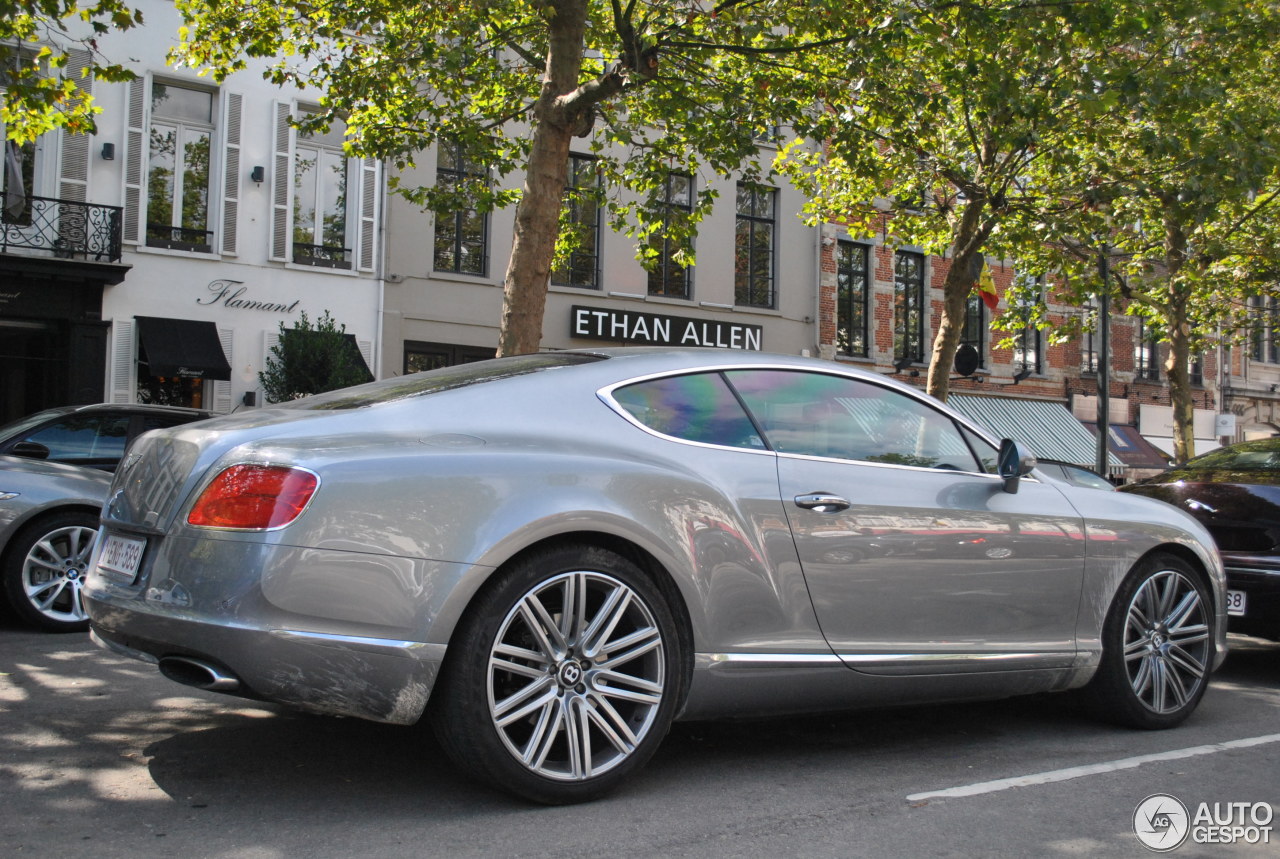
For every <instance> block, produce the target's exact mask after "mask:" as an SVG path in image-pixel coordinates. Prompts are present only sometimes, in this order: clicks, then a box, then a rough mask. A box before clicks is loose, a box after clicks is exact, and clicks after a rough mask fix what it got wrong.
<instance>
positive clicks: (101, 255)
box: [0, 193, 122, 262]
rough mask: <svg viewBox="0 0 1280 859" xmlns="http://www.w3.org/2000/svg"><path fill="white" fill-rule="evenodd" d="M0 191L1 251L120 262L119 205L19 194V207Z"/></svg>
mask: <svg viewBox="0 0 1280 859" xmlns="http://www.w3.org/2000/svg"><path fill="white" fill-rule="evenodd" d="M13 198H14V195H12V194H9V193H0V252H3V253H8V252H9V251H11V250H27V251H36V252H37V253H40V254H42V255H43V254H48V255H49V256H52V257H54V258H55V259H83V260H92V261H93V262H119V261H120V244H121V243H120V224H121V212H122V210H121V208H120V207H119V206H100V205H98V204H96V203H81V202H78V201H75V200H54V199H51V198H49V197H21V198H20V199H21V200H22V208H21V209H18V208H17V205H16V204H15V206H14V211H12V212H11V211H10V210H9V203H10V202H11V201H12V200H13Z"/></svg>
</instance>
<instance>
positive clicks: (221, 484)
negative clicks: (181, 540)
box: [187, 465, 320, 531]
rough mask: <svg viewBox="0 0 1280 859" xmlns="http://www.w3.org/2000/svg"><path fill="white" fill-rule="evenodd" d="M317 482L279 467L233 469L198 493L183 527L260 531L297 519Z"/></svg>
mask: <svg viewBox="0 0 1280 859" xmlns="http://www.w3.org/2000/svg"><path fill="white" fill-rule="evenodd" d="M319 484H320V480H319V478H318V477H316V476H315V475H314V474H313V473H311V472H310V471H304V470H303V469H301V468H287V467H285V466H282V465H233V466H231V467H230V468H227V469H225V470H223V472H222V473H221V474H219V475H218V476H217V477H215V478H214V480H213V482H212V483H210V484H209V486H208V487H207V488H206V489H205V490H204V492H201V493H200V497H199V498H198V499H196V503H195V506H194V507H192V508H191V512H190V513H189V514H187V523H188V524H190V525H199V526H201V527H204V528H237V529H245V530H255V531H261V530H265V529H268V528H283V527H284V526H285V525H288V524H289V523H290V522H292V521H293V520H294V519H297V518H298V516H299V515H300V514H301V513H302V511H303V510H304V509H305V508H306V506H307V502H308V501H310V500H311V496H312V495H314V494H315V491H316V487H317V486H318V485H319Z"/></svg>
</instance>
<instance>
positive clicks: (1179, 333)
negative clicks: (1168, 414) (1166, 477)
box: [1164, 299, 1196, 465]
mask: <svg viewBox="0 0 1280 859" xmlns="http://www.w3.org/2000/svg"><path fill="white" fill-rule="evenodd" d="M1190 364H1191V325H1190V323H1189V322H1188V321H1187V305H1186V302H1185V301H1179V300H1176V299H1175V300H1174V301H1172V302H1170V313H1169V357H1168V359H1167V360H1166V361H1165V365H1164V366H1165V375H1166V376H1167V377H1168V379H1169V397H1170V399H1171V401H1172V403H1173V456H1174V459H1175V460H1177V463H1178V465H1182V464H1183V463H1184V462H1186V461H1187V460H1188V459H1191V458H1192V457H1193V456H1195V455H1196V438H1195V435H1196V434H1195V410H1194V405H1195V404H1194V403H1193V402H1192V399H1191V374H1190V373H1189V372H1188V367H1189V366H1190Z"/></svg>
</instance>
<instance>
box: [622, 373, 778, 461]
mask: <svg viewBox="0 0 1280 859" xmlns="http://www.w3.org/2000/svg"><path fill="white" fill-rule="evenodd" d="M613 398H614V400H616V401H617V403H618V405H620V406H622V407H623V408H624V409H626V410H627V411H628V412H630V413H631V415H632V417H634V418H635V419H636V420H638V421H640V423H642V424H644V425H645V426H647V427H649V428H650V429H653V430H657V431H658V432H660V433H662V434H664V435H669V436H674V437H676V438H682V439H686V440H688V441H697V442H703V443H704V444H718V445H725V446H726V447H748V448H756V449H759V450H763V449H764V442H763V441H761V440H760V434H759V433H757V432H756V428H755V427H754V426H753V425H752V423H751V419H750V418H748V417H747V413H746V412H744V411H743V410H742V406H741V404H739V402H738V398H737V397H735V396H734V395H733V392H732V391H730V390H729V386H728V385H726V384H725V381H724V378H723V377H721V376H720V375H719V374H718V373H697V374H694V375H689V376H667V377H665V378H662V379H651V380H649V381H647V382H640V383H638V384H635V385H630V386H628V387H626V388H619V389H618V390H616V391H614V392H613Z"/></svg>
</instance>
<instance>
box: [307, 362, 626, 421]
mask: <svg viewBox="0 0 1280 859" xmlns="http://www.w3.org/2000/svg"><path fill="white" fill-rule="evenodd" d="M603 359H604V356H603V355H589V354H583V353H581V352H543V353H539V354H536V355H516V356H514V357H511V358H494V359H493V360H490V361H476V362H474V363H471V364H459V365H457V366H454V367H441V368H439V369H436V370H427V371H426V372H425V373H414V374H413V375H411V376H397V377H395V378H393V379H383V380H382V381H380V382H370V383H369V384H367V385H357V386H355V387H353V388H341V389H339V390H337V391H330V392H328V393H326V394H316V395H315V396H314V397H307V398H305V399H302V400H297V401H296V402H292V403H284V404H282V408H290V409H306V410H312V411H315V410H329V409H358V408H363V407H365V406H372V405H376V404H378V403H389V402H393V401H395V400H404V399H408V398H410V397H423V396H426V395H427V394H435V393H439V392H440V391H449V390H452V389H454V388H465V387H467V386H468V385H477V384H480V383H482V382H493V381H497V380H498V379H509V378H511V377H512V376H523V375H525V374H526V373H536V372H538V371H540V370H554V369H556V368H558V367H570V366H574V365H576V364H587V363H591V362H593V361H601V360H603Z"/></svg>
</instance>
